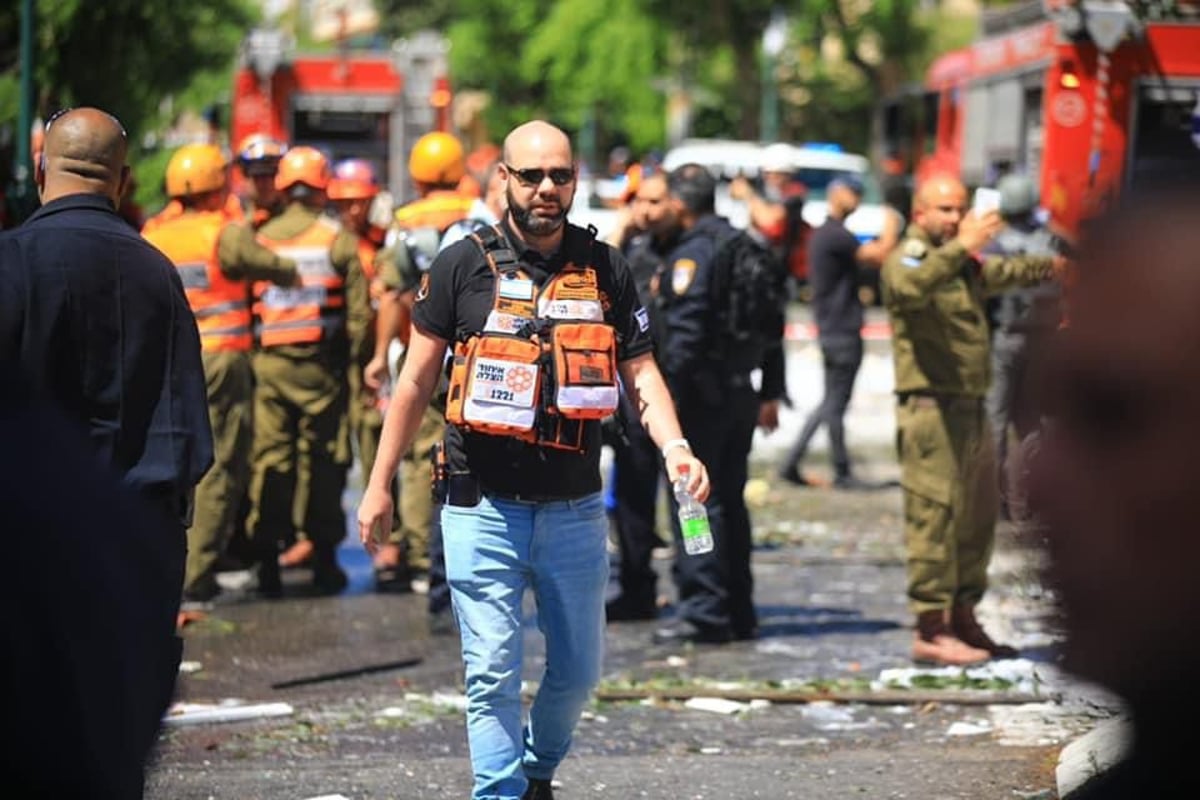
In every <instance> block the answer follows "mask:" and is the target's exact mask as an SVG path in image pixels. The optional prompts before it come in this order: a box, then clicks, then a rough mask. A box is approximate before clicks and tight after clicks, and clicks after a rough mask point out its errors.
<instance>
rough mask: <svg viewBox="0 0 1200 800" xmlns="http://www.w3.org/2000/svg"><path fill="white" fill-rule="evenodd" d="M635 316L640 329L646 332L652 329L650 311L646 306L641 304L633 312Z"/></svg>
mask: <svg viewBox="0 0 1200 800" xmlns="http://www.w3.org/2000/svg"><path fill="white" fill-rule="evenodd" d="M633 318H634V319H636V320H637V324H638V330H639V331H641V332H642V333H645V332H646V331H648V330H650V312H649V311H647V310H646V307H645V306H639V307H638V310H637V311H635V312H633Z"/></svg>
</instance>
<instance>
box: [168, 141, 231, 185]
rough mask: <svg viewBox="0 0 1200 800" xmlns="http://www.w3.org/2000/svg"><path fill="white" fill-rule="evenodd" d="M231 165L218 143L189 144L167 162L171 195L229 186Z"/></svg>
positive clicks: (177, 151)
mask: <svg viewBox="0 0 1200 800" xmlns="http://www.w3.org/2000/svg"><path fill="white" fill-rule="evenodd" d="M228 167H229V162H228V161H226V160H225V154H224V153H222V152H221V148H219V147H217V146H216V145H215V144H185V145H184V146H183V147H181V148H179V149H178V150H176V151H175V155H173V156H171V160H170V161H169V162H167V194H168V195H170V196H171V197H189V196H191V195H196V194H202V193H204V192H212V191H216V190H217V189H220V188H221V187H223V186H224V185H225V180H226V174H225V173H226V170H227V169H228Z"/></svg>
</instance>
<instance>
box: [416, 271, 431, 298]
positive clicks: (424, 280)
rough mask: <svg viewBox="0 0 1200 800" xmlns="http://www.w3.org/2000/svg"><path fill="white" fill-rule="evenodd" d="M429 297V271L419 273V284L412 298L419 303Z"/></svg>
mask: <svg viewBox="0 0 1200 800" xmlns="http://www.w3.org/2000/svg"><path fill="white" fill-rule="evenodd" d="M426 297H429V273H428V272H423V273H421V285H420V286H419V287H417V296H416V298H415V299H414V300H413V302H414V303H419V302H421V301H422V300H424V299H425V298H426Z"/></svg>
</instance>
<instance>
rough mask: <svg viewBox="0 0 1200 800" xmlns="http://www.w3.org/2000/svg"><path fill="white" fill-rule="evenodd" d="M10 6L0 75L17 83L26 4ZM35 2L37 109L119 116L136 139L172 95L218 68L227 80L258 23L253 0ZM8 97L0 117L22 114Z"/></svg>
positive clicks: (1, 95)
mask: <svg viewBox="0 0 1200 800" xmlns="http://www.w3.org/2000/svg"><path fill="white" fill-rule="evenodd" d="M3 6H4V7H5V8H4V9H3V10H0V30H3V31H4V32H5V33H4V34H3V40H2V41H0V58H2V59H3V60H2V61H0V74H2V75H3V78H2V80H3V81H15V80H16V69H17V48H16V36H17V25H16V24H15V22H16V19H17V17H18V13H19V3H18V2H17V1H16V0H6V1H5V2H4V3H3ZM35 6H36V7H37V20H36V22H37V24H36V30H35V34H34V35H35V39H36V45H35V46H36V54H35V66H34V69H35V74H36V79H35V80H36V92H37V103H36V104H37V107H38V110H39V111H40V112H41V113H42V114H46V113H48V112H50V111H53V110H54V109H55V108H58V107H63V106H69V105H81V104H87V105H95V106H99V107H100V108H104V109H105V110H108V111H111V112H112V113H114V114H115V115H116V116H117V117H119V118H120V119H121V120H122V121H123V122H124V123H125V126H126V128H128V129H129V130H130V132H131V133H134V132H141V131H144V130H149V129H151V128H153V127H155V123H156V122H158V121H159V109H160V105H161V104H162V101H163V99H164V98H165V97H167V96H169V95H172V94H176V93H180V92H184V91H185V90H186V89H187V88H188V87H189V86H191V85H192V84H193V83H194V82H195V81H196V80H197V79H203V77H204V76H206V75H207V74H209V73H212V72H214V71H215V72H222V73H226V74H228V71H229V69H230V66H231V64H232V58H233V55H234V54H235V53H236V52H237V48H238V45H239V44H240V42H241V40H242V37H243V35H244V34H245V32H246V31H247V30H248V29H249V27H250V26H251V25H252V24H253V23H254V22H255V20H256V19H257V10H256V5H255V3H254V2H252V0H189V2H175V0H104V2H95V0H55V2H53V3H45V2H42V3H35ZM10 20H11V21H12V23H13V24H8V23H9V21H10ZM10 38H11V40H12V41H11V42H10V41H9V39H10ZM226 91H227V90H226ZM8 97H9V93H8V92H7V91H3V92H0V99H4V100H5V101H6V103H5V105H4V106H0V120H4V121H7V120H9V119H13V118H15V116H16V111H17V109H16V106H15V105H12V106H10V105H9V104H8V102H7V99H8ZM12 97H13V98H14V99H15V93H14V94H13V95H12ZM211 99H215V98H211Z"/></svg>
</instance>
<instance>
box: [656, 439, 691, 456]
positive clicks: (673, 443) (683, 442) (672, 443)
mask: <svg viewBox="0 0 1200 800" xmlns="http://www.w3.org/2000/svg"><path fill="white" fill-rule="evenodd" d="M676 447H686V448H687V450H688V452H689V453H690V452H691V451H692V446H691V445H690V444H688V440H687V439H668V440H667V441H666V442H664V443H663V446H662V457H663V458H664V459H665V458H666V457H667V453H669V452H671V451H672V450H674V449H675V448H676Z"/></svg>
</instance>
